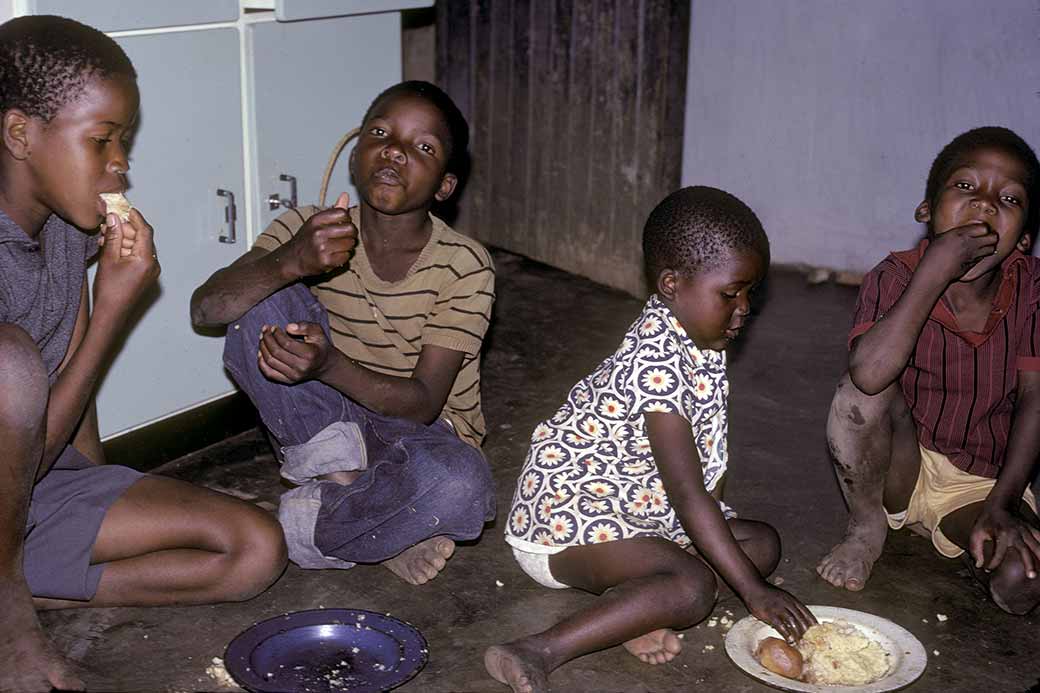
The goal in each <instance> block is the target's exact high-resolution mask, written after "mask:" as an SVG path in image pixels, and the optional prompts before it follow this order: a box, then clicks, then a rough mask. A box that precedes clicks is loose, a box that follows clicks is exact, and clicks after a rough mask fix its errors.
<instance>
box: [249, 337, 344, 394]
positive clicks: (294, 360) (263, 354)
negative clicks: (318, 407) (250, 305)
mask: <svg viewBox="0 0 1040 693" xmlns="http://www.w3.org/2000/svg"><path fill="white" fill-rule="evenodd" d="M329 347H330V344H329V340H328V339H326V338H325V333H324V332H322V329H321V326H320V325H318V324H316V323H313V322H294V323H289V324H288V325H286V326H285V329H284V330H282V329H279V328H278V327H272V326H270V325H264V327H263V329H262V330H261V331H260V349H259V353H258V354H257V359H258V363H259V366H260V372H261V373H263V374H264V376H265V377H267V378H268V379H269V380H273V381H274V382H276V383H285V384H289V385H292V384H295V383H299V382H303V381H305V380H317V379H320V377H321V375H322V372H323V371H324V369H325V366H326V363H327V362H328V358H329V351H330V348H329Z"/></svg>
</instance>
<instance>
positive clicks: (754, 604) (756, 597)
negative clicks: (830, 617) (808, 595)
mask: <svg viewBox="0 0 1040 693" xmlns="http://www.w3.org/2000/svg"><path fill="white" fill-rule="evenodd" d="M744 604H745V605H746V606H747V608H748V611H750V612H751V615H752V616H754V617H755V618H757V619H758V620H759V621H763V622H764V623H768V624H769V625H771V626H772V627H773V628H774V629H775V630H776V632H778V633H780V635H782V636H783V638H784V640H786V641H787V642H789V643H794V642H797V641H799V640H801V638H802V635H803V634H804V633H805V631H806V630H808V629H809V627H810V626H812V625H813V624H814V623H816V617H815V616H813V615H812V612H811V611H809V609H807V608H806V607H805V605H804V604H802V603H801V602H800V601H798V599H796V598H795V597H794V596H793V595H791V594H790V593H788V592H786V591H784V590H782V589H780V588H779V587H773V586H772V585H770V584H769V583H767V582H765V581H764V580H763V581H762V587H761V589H759V590H756V591H755V592H753V593H752V594H749V595H746V596H745V597H744Z"/></svg>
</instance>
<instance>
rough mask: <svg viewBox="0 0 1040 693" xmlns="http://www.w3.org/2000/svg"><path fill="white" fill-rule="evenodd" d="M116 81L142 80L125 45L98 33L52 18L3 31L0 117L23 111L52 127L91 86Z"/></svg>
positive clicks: (16, 22)
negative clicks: (93, 82)
mask: <svg viewBox="0 0 1040 693" xmlns="http://www.w3.org/2000/svg"><path fill="white" fill-rule="evenodd" d="M113 75H123V76H125V77H128V78H130V79H136V78H137V72H136V71H135V70H134V66H133V64H132V63H131V62H130V58H128V57H127V56H126V53H124V52H123V49H122V48H120V47H119V44H117V43H116V42H115V41H113V40H112V39H111V38H110V37H108V36H106V35H105V34H103V33H101V32H100V31H98V30H97V29H94V28H92V27H89V26H87V25H85V24H80V23H79V22H76V21H73V20H71V19H66V18H65V17H55V16H51V15H33V16H26V17H16V18H15V19H12V20H10V21H8V22H5V23H4V24H2V25H0V113H4V112H7V111H9V110H11V109H13V108H17V109H20V110H22V111H24V112H25V113H26V115H29V116H33V117H36V118H39V119H41V120H43V121H44V122H49V121H50V120H51V119H52V118H54V116H56V115H57V114H58V111H60V110H61V108H62V107H63V106H65V105H66V104H68V103H71V102H72V101H75V100H76V99H77V98H79V97H80V96H81V95H82V94H83V91H84V89H86V86H87V83H88V82H89V81H90V80H92V79H94V78H102V79H107V78H109V77H112V76H113Z"/></svg>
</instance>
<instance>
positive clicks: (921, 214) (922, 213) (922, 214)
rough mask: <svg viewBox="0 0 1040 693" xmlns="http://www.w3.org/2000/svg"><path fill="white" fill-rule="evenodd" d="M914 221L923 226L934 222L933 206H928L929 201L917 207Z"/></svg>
mask: <svg viewBox="0 0 1040 693" xmlns="http://www.w3.org/2000/svg"><path fill="white" fill-rule="evenodd" d="M914 220H915V221H919V222H921V223H922V224H927V223H928V222H929V221H931V220H932V206H931V205H930V204H928V200H925V201H924V202H922V203H921V204H919V205H917V209H915V210H914Z"/></svg>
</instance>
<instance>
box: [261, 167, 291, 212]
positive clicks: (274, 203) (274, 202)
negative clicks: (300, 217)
mask: <svg viewBox="0 0 1040 693" xmlns="http://www.w3.org/2000/svg"><path fill="white" fill-rule="evenodd" d="M278 180H283V181H288V183H289V199H288V200H283V199H282V198H281V196H279V195H278V193H271V194H270V195H268V196H267V206H268V208H269V209H278V208H279V207H285V208H286V209H296V176H290V175H289V174H288V173H283V174H281V175H279V176H278Z"/></svg>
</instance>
